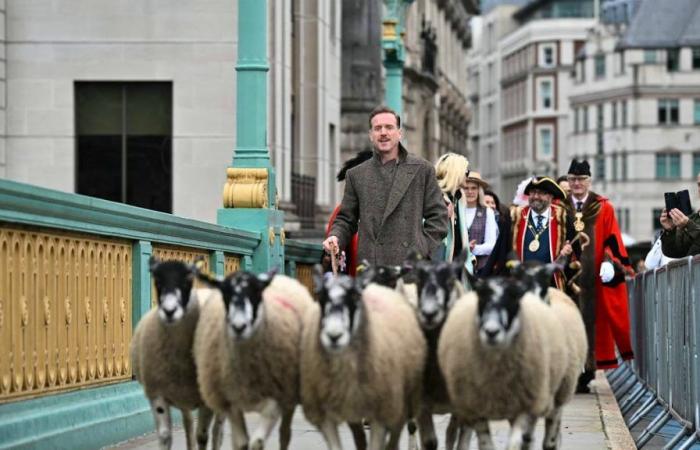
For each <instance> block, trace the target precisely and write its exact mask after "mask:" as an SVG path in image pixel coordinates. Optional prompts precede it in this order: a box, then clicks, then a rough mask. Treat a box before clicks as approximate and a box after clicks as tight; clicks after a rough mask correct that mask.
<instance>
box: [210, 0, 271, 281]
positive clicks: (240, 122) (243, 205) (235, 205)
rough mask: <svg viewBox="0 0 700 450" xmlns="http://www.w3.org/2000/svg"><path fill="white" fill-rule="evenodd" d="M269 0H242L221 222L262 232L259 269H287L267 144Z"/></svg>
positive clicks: (252, 264)
mask: <svg viewBox="0 0 700 450" xmlns="http://www.w3.org/2000/svg"><path fill="white" fill-rule="evenodd" d="M268 71H269V65H268V57H267V0H239V2H238V61H237V63H236V75H237V79H236V150H235V152H234V156H233V162H232V166H231V167H229V168H228V169H227V170H226V175H227V181H226V185H225V186H224V207H223V208H222V209H219V210H218V214H217V223H218V224H219V225H224V226H228V227H232V228H238V229H244V230H247V231H253V232H256V233H260V234H261V238H262V239H261V242H260V245H259V246H258V248H257V250H256V251H255V253H254V255H253V258H252V261H250V260H244V261H242V268H244V269H252V270H254V271H256V272H260V271H265V270H268V269H271V268H274V267H277V268H278V269H279V271H280V272H282V273H284V229H283V228H282V227H283V225H284V212H282V211H280V210H278V209H277V188H276V184H275V171H274V168H273V166H272V164H271V162H270V153H269V150H268V147H267V140H266V139H267V72H268Z"/></svg>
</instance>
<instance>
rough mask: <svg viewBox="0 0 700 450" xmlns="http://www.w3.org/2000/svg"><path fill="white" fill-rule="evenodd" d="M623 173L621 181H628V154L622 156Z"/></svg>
mask: <svg viewBox="0 0 700 450" xmlns="http://www.w3.org/2000/svg"><path fill="white" fill-rule="evenodd" d="M620 165H621V166H622V167H621V169H622V170H621V173H620V180H622V181H627V153H623V154H622V155H620Z"/></svg>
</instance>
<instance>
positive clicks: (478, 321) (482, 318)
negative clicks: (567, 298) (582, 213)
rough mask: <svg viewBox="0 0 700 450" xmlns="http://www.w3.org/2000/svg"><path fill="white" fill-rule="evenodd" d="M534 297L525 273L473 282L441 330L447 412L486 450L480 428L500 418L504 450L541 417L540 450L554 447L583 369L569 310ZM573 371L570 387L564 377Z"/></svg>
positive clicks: (580, 337) (578, 323)
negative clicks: (506, 428) (507, 430)
mask: <svg viewBox="0 0 700 450" xmlns="http://www.w3.org/2000/svg"><path fill="white" fill-rule="evenodd" d="M549 275H550V276H551V272H550V273H549ZM548 280H549V278H547V281H548ZM541 291H542V289H541V287H540V286H538V285H536V283H534V282H533V280H532V277H531V276H530V275H527V274H523V275H521V276H516V277H508V278H504V277H496V278H492V279H488V280H476V281H475V282H474V291H473V292H470V293H468V294H466V295H465V296H464V297H462V298H461V299H460V300H458V302H457V303H456V304H455V306H454V308H453V310H452V312H451V314H450V315H449V317H448V319H447V322H446V323H445V326H444V328H443V332H442V335H441V337H440V341H439V344H438V357H439V363H440V367H441V369H442V371H443V374H444V376H445V380H446V383H447V388H448V392H449V394H450V398H451V399H452V403H453V405H454V407H455V410H456V411H457V413H458V414H459V416H460V418H462V419H463V420H464V421H465V422H466V424H467V425H474V427H475V428H476V429H477V432H478V433H479V435H480V436H479V437H480V448H492V444H491V442H490V437H488V435H487V434H486V433H487V431H488V426H487V425H486V422H485V421H487V420H501V419H508V420H509V421H510V422H511V425H512V428H511V434H510V438H509V443H508V449H516V448H518V449H519V448H520V447H521V444H522V445H524V446H526V447H527V446H528V445H529V442H530V440H531V436H532V429H533V427H534V424H535V421H536V419H537V418H538V417H541V416H544V417H546V418H547V425H548V426H547V428H550V429H549V430H548V431H547V432H546V434H547V438H546V439H545V442H544V448H545V449H550V448H557V446H558V444H559V442H558V441H559V433H558V427H559V423H560V418H561V407H562V406H563V403H564V402H566V401H568V399H570V394H568V392H569V391H570V392H571V394H573V387H575V380H576V378H577V377H578V372H580V370H581V368H582V367H583V361H584V357H585V352H583V356H582V354H581V345H582V346H583V349H584V350H585V346H586V344H585V342H586V339H585V331H584V329H583V322H582V320H581V317H580V314H578V312H577V311H576V310H575V308H574V307H572V308H569V307H567V306H566V305H565V304H564V303H561V302H559V301H558V300H554V297H555V296H550V298H549V299H550V301H551V302H553V304H552V305H549V304H547V303H546V302H545V301H543V298H542V296H540V295H536V294H535V292H541ZM547 292H549V291H547ZM555 305H557V306H555ZM574 341H576V342H574ZM576 366H578V371H577V373H576V376H575V377H574V381H573V384H572V383H570V381H568V378H567V377H568V376H569V375H567V374H568V373H569V372H571V371H572V368H573V367H576ZM570 384H571V386H570ZM572 386H573V387H572ZM565 392H566V393H567V394H565ZM554 427H556V430H555V429H554ZM523 441H524V443H523ZM482 445H483V447H482Z"/></svg>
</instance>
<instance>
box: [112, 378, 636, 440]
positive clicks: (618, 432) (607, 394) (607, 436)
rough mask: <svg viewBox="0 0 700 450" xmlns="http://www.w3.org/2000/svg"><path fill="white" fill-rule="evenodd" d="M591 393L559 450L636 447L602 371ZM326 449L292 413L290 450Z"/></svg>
mask: <svg viewBox="0 0 700 450" xmlns="http://www.w3.org/2000/svg"><path fill="white" fill-rule="evenodd" d="M592 386H593V391H594V393H592V394H581V395H576V397H575V398H574V400H573V401H572V402H571V403H570V404H569V405H567V406H566V407H565V408H564V417H563V422H562V447H561V448H562V449H566V450H603V449H610V450H633V449H635V448H636V447H635V446H634V442H633V441H632V438H631V436H630V435H629V432H628V431H627V428H626V426H625V424H624V422H623V420H622V416H621V415H620V410H619V408H618V406H617V402H616V401H615V397H614V396H613V394H612V392H611V391H610V386H609V385H608V383H607V381H606V379H605V377H604V376H603V375H602V372H600V371H599V373H598V377H597V378H596V380H595V381H594V382H593V384H592ZM246 422H247V424H248V431H249V432H250V431H251V430H253V429H254V428H255V426H256V425H257V423H258V420H257V416H256V415H255V414H248V415H246ZM447 423H448V416H435V424H436V428H437V430H438V437H439V439H440V447H439V448H441V449H442V448H444V436H445V429H446V428H447ZM543 428H544V425H543V421H542V420H540V421H539V422H538V424H537V429H536V433H535V445H534V446H533V448H541V442H542V437H543V434H544V429H543ZM491 432H492V434H493V437H494V442H495V444H496V446H497V448H504V447H505V444H506V441H507V436H508V423H507V422H492V424H491ZM340 434H341V440H342V443H343V448H345V449H352V448H354V446H353V443H352V436H351V435H350V431H349V430H348V428H347V427H346V426H342V427H341V429H340ZM406 435H407V433H406V432H404V433H403V434H402V438H401V447H400V448H401V449H406V448H408V444H407V436H406ZM110 448H113V449H122V450H123V449H141V450H150V449H157V448H158V439H157V437H156V435H155V433H151V434H148V435H146V436H142V437H139V438H135V439H132V440H130V441H127V442H124V443H122V444H120V445H118V446H116V447H110ZM185 448H186V446H185V435H184V432H183V430H182V428H181V427H177V428H176V429H175V432H174V439H173V449H175V450H182V449H185ZM223 448H226V449H228V448H231V433H230V429H229V428H228V426H227V428H226V431H225V433H224V444H223ZM266 448H267V449H271V450H279V443H278V439H277V431H276V430H275V431H273V434H272V435H271V436H270V439H269V440H268V442H267V446H266ZM325 448H326V446H325V444H324V441H323V437H322V436H321V433H320V432H318V431H317V430H316V429H315V428H314V426H313V425H311V424H310V423H309V422H307V421H306V420H305V419H304V414H303V412H302V411H301V409H298V410H297V411H296V413H295V414H294V421H293V423H292V442H291V444H290V450H317V449H318V450H324V449H325ZM476 448H477V444H476V439H475V438H472V442H471V446H470V449H476Z"/></svg>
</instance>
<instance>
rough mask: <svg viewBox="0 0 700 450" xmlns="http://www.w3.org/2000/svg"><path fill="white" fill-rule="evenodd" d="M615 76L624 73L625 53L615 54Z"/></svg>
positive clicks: (621, 51)
mask: <svg viewBox="0 0 700 450" xmlns="http://www.w3.org/2000/svg"><path fill="white" fill-rule="evenodd" d="M617 64H618V66H617V74H618V75H623V74H624V73H625V52H624V51H623V50H620V51H618V52H617Z"/></svg>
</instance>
